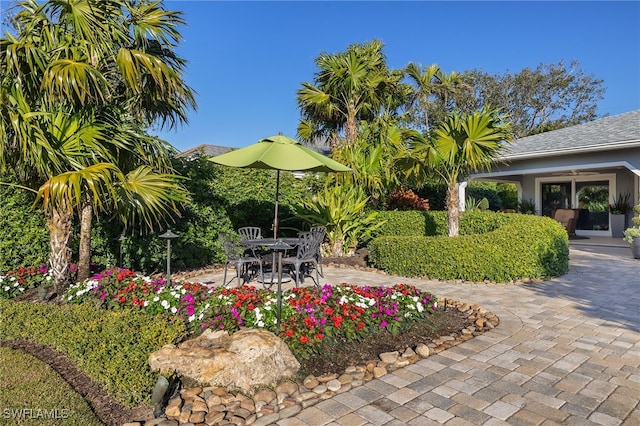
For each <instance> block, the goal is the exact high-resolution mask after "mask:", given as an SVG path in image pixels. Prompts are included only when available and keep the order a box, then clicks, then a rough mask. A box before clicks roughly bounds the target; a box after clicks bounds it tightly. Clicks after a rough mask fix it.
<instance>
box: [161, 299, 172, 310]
mask: <svg viewBox="0 0 640 426" xmlns="http://www.w3.org/2000/svg"><path fill="white" fill-rule="evenodd" d="M160 305H161V306H162V307H163V308H165V309H169V307H170V306H171V305H169V302H167V301H166V300H163V301H162V302H160Z"/></svg>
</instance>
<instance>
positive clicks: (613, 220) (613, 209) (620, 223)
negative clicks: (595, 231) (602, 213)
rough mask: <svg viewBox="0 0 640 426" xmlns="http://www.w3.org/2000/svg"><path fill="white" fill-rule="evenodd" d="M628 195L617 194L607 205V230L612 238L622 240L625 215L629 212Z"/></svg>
mask: <svg viewBox="0 0 640 426" xmlns="http://www.w3.org/2000/svg"><path fill="white" fill-rule="evenodd" d="M629 198H630V194H628V193H627V194H618V196H617V197H616V198H614V199H613V203H612V204H609V229H610V230H611V236H612V237H613V238H622V236H623V231H624V226H625V218H626V214H627V212H628V211H629Z"/></svg>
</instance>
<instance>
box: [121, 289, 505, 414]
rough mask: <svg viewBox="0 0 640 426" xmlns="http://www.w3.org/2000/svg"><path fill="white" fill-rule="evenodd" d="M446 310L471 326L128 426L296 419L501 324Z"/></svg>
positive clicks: (198, 398) (189, 396)
mask: <svg viewBox="0 0 640 426" xmlns="http://www.w3.org/2000/svg"><path fill="white" fill-rule="evenodd" d="M439 303H440V304H441V305H442V306H443V307H444V308H445V309H457V310H458V311H460V312H461V313H463V314H464V315H465V316H466V321H467V326H466V327H465V328H463V329H462V330H461V331H460V333H452V334H450V335H446V336H440V337H439V338H437V339H434V340H433V341H432V342H431V343H430V344H429V345H424V344H421V345H418V346H417V347H416V348H407V349H406V350H405V351H404V352H403V353H399V352H388V353H384V354H380V355H379V359H377V360H371V361H369V362H367V363H366V364H361V365H355V366H350V367H348V368H347V369H346V370H345V371H344V372H343V373H342V374H337V373H334V374H325V375H323V376H319V377H316V376H312V375H311V376H307V377H306V378H305V379H304V380H303V381H301V382H293V381H284V382H282V383H280V384H279V385H278V386H276V387H275V388H274V389H261V390H259V391H258V392H256V393H255V394H254V395H253V397H252V398H249V397H248V396H245V395H243V394H240V393H239V394H236V395H234V394H232V393H230V392H228V391H227V389H225V388H220V387H204V388H191V389H184V390H182V391H181V393H180V395H178V396H176V397H174V398H172V399H171V400H169V402H168V404H167V407H166V408H165V412H164V414H165V417H161V418H156V419H151V420H141V421H134V422H130V423H125V424H124V425H123V426H178V425H187V424H189V425H193V424H206V425H208V426H217V425H228V424H235V425H240V426H248V425H254V426H262V425H269V424H272V423H275V422H277V421H278V420H280V419H284V418H288V417H292V416H295V415H296V414H298V413H299V412H300V411H301V410H302V409H304V408H306V407H310V406H312V405H315V404H317V403H318V402H320V401H323V400H326V399H329V398H331V397H333V396H334V395H337V394H340V393H343V392H347V391H349V390H351V389H353V388H354V387H357V386H361V385H363V384H365V383H366V382H368V381H371V380H373V379H377V378H380V377H382V376H384V375H386V374H388V373H390V372H393V371H395V370H398V369H400V368H403V367H406V366H407V365H410V364H413V363H416V362H418V361H419V360H421V359H424V358H427V357H428V356H429V355H431V354H436V353H439V352H442V351H443V350H446V349H449V348H451V347H453V346H456V345H458V344H460V343H462V342H464V341H467V340H469V339H472V338H473V337H475V336H478V335H480V334H482V333H484V332H485V331H488V330H491V329H493V328H495V327H496V326H497V325H498V324H499V322H500V320H499V318H498V317H497V316H496V315H494V314H493V313H491V312H489V311H487V310H486V309H484V308H481V307H480V306H478V305H477V304H469V303H465V302H460V301H456V300H451V299H440V300H439Z"/></svg>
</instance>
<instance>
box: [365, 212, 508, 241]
mask: <svg viewBox="0 0 640 426" xmlns="http://www.w3.org/2000/svg"><path fill="white" fill-rule="evenodd" d="M378 220H379V221H380V222H384V223H383V224H382V225H381V226H380V227H379V228H377V229H376V230H375V231H374V232H373V234H372V235H373V238H377V237H382V236H416V237H417V236H419V237H423V236H435V235H448V234H449V225H448V222H447V212H445V211H428V212H420V211H386V212H385V211H383V212H379V214H378ZM506 220H507V217H506V216H504V215H497V216H496V215H494V214H492V213H491V212H482V211H469V212H463V213H462V214H461V216H460V235H473V234H485V233H487V232H489V231H492V230H494V229H496V228H498V227H500V226H501V225H502V224H503V223H505V222H506Z"/></svg>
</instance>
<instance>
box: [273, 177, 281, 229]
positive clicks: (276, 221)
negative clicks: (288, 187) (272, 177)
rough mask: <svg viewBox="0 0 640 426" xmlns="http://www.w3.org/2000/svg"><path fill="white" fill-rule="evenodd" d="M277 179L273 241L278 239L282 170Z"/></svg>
mask: <svg viewBox="0 0 640 426" xmlns="http://www.w3.org/2000/svg"><path fill="white" fill-rule="evenodd" d="M277 172H278V174H277V177H276V211H275V215H274V218H273V239H276V238H278V195H279V193H280V170H277Z"/></svg>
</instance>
